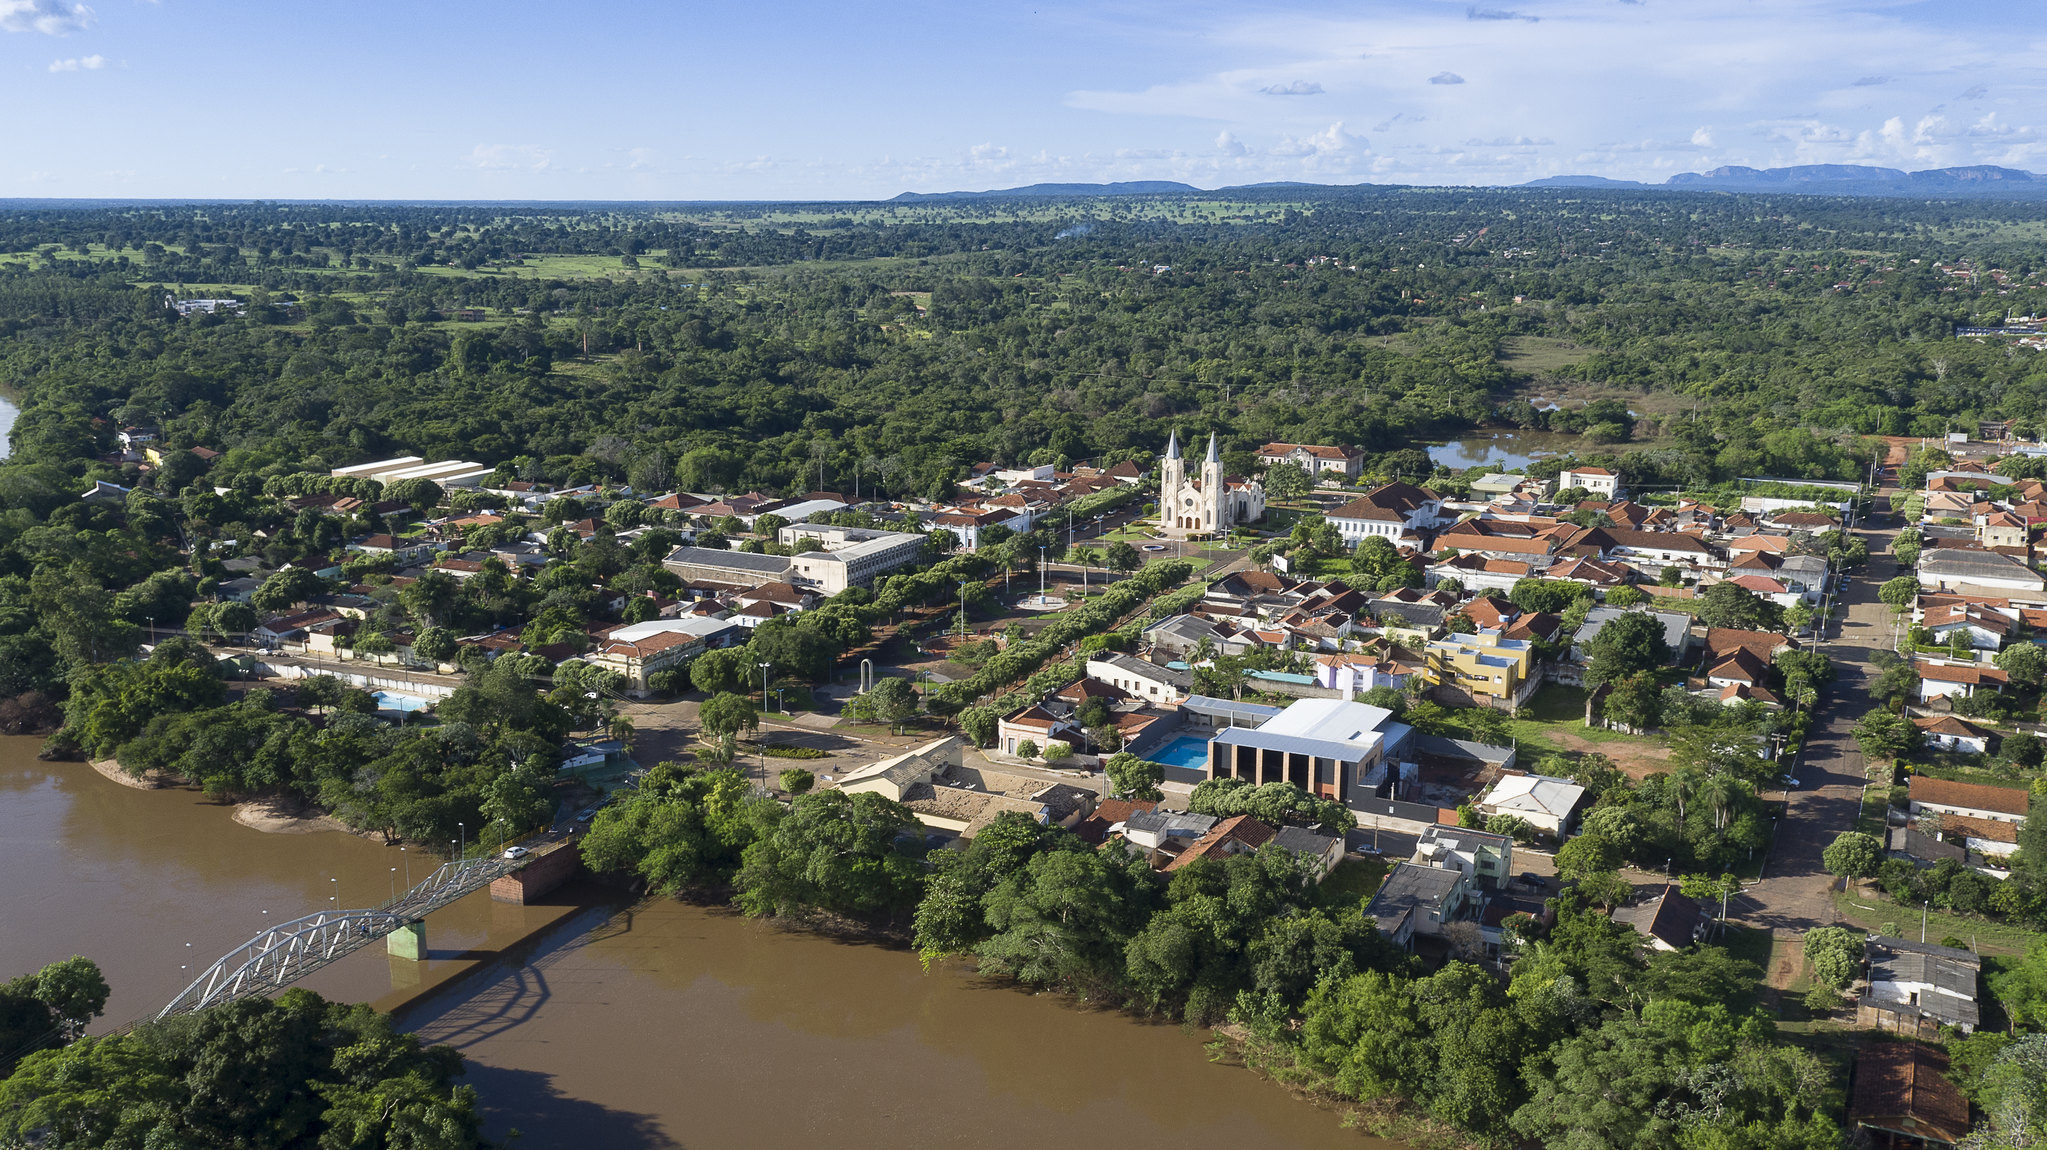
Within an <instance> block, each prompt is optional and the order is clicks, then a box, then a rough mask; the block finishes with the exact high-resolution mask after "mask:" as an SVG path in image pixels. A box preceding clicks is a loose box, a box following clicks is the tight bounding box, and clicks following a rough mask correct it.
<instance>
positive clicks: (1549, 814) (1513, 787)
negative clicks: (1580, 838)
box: [1478, 771, 1585, 839]
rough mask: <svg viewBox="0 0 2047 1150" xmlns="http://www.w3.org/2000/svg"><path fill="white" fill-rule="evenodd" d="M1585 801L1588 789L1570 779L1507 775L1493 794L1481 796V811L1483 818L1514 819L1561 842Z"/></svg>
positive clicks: (1493, 789) (1502, 778)
mask: <svg viewBox="0 0 2047 1150" xmlns="http://www.w3.org/2000/svg"><path fill="white" fill-rule="evenodd" d="M1584 801H1585V788H1584V787H1581V786H1579V785H1578V784H1576V783H1574V782H1572V781H1571V780H1569V779H1556V778H1551V777H1550V776H1548V775H1531V774H1527V773H1525V772H1522V771H1506V772H1503V773H1502V774H1501V776H1500V781H1499V782H1497V783H1494V784H1493V786H1492V789H1491V790H1489V791H1487V792H1486V793H1485V794H1483V795H1481V796H1479V800H1478V811H1479V813H1480V814H1483V815H1513V816H1514V817H1516V818H1518V819H1521V820H1522V821H1524V822H1526V823H1528V824H1529V825H1531V826H1533V827H1535V828H1537V829H1538V830H1542V831H1546V832H1548V833H1549V834H1552V835H1555V836H1556V837H1557V838H1559V839H1561V838H1563V837H1564V831H1565V829H1566V828H1568V827H1569V826H1570V825H1571V818H1572V816H1573V815H1574V814H1576V812H1577V810H1578V804H1580V803H1582V802H1584Z"/></svg>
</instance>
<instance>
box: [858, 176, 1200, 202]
mask: <svg viewBox="0 0 2047 1150" xmlns="http://www.w3.org/2000/svg"><path fill="white" fill-rule="evenodd" d="M1199 191H1201V189H1200V188H1197V187H1195V186H1194V185H1193V184H1183V183H1181V182H1179V181H1178V180H1128V181H1125V182H1123V183H1120V184H1028V185H1026V186H1024V187H1021V188H997V189H995V190H993V191H987V192H904V193H903V194H902V195H900V196H897V197H896V198H895V199H892V200H890V201H889V203H892V204H910V203H916V202H918V201H920V200H994V199H1006V198H1009V197H1014V196H1171V195H1179V194H1184V193H1187V192H1199Z"/></svg>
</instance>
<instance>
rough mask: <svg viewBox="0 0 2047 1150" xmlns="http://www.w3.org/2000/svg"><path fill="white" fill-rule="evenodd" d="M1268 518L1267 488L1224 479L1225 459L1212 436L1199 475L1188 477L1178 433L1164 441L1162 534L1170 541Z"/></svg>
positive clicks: (1161, 486) (1160, 524) (1250, 480)
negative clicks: (1266, 508) (1181, 454)
mask: <svg viewBox="0 0 2047 1150" xmlns="http://www.w3.org/2000/svg"><path fill="white" fill-rule="evenodd" d="M1264 514H1265V485H1264V484H1262V483H1260V482H1258V481H1257V480H1255V479H1232V478H1230V477H1227V476H1225V475H1224V474H1223V464H1222V454H1221V452H1220V450H1219V449H1218V447H1217V444H1216V438H1215V436H1214V435H1213V434H1211V435H1209V437H1208V458H1207V459H1205V460H1203V461H1202V464H1201V473H1200V474H1199V475H1198V476H1191V477H1190V476H1189V475H1188V474H1187V461H1186V460H1185V459H1183V458H1181V456H1180V433H1179V432H1177V431H1175V432H1173V433H1172V436H1171V438H1169V439H1167V441H1166V457H1165V459H1163V460H1161V461H1160V463H1159V530H1161V531H1163V532H1164V533H1165V534H1166V535H1167V536H1169V537H1172V538H1180V539H1184V538H1186V537H1188V536H1191V535H1209V534H1215V533H1219V532H1223V531H1228V530H1229V529H1230V528H1232V527H1235V526H1237V525H1238V524H1240V523H1250V522H1251V521H1253V520H1255V519H1259V518H1261V517H1263V516H1264Z"/></svg>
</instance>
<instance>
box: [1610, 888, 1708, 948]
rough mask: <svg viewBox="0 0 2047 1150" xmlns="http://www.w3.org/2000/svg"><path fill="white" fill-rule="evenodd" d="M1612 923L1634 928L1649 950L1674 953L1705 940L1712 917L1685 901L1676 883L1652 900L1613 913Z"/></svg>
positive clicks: (1700, 908) (1648, 899) (1641, 901)
mask: <svg viewBox="0 0 2047 1150" xmlns="http://www.w3.org/2000/svg"><path fill="white" fill-rule="evenodd" d="M1613 920H1614V921H1615V922H1617V923H1620V924H1621V925H1623V926H1631V927H1634V928H1635V930H1636V931H1637V932H1638V933H1640V934H1641V936H1642V941H1643V943H1644V944H1645V945H1647V946H1648V947H1649V949H1651V950H1662V951H1673V950H1683V949H1685V948H1686V947H1689V946H1691V945H1692V944H1694V943H1696V942H1698V941H1699V940H1700V939H1702V938H1704V937H1706V929H1707V928H1708V927H1710V926H1711V925H1712V924H1713V917H1712V916H1711V915H1710V914H1708V913H1706V911H1705V910H1704V909H1703V908H1702V907H1700V906H1699V904H1698V903H1696V902H1693V901H1692V900H1691V899H1690V898H1687V897H1686V896H1685V894H1684V893H1683V892H1682V891H1680V890H1678V889H1677V885H1676V884H1675V883H1665V884H1664V885H1663V889H1662V890H1660V891H1658V892H1657V893H1656V894H1654V895H1653V896H1650V897H1648V898H1644V899H1641V900H1638V901H1636V902H1634V903H1630V904H1629V905H1627V906H1624V907H1621V908H1620V909H1619V910H1616V911H1614V912H1613Z"/></svg>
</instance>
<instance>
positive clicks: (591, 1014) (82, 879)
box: [0, 737, 1395, 1150]
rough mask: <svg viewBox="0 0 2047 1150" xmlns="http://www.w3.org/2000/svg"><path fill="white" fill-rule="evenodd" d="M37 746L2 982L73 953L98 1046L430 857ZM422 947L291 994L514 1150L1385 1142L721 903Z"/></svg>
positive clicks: (599, 903)
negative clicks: (324, 1008)
mask: <svg viewBox="0 0 2047 1150" xmlns="http://www.w3.org/2000/svg"><path fill="white" fill-rule="evenodd" d="M39 746H40V740H37V739H34V738H28V737H15V738H0V865H4V866H7V867H8V868H9V871H10V873H12V874H14V875H15V876H16V879H15V881H14V882H12V883H11V884H10V885H9V886H8V888H7V889H6V893H5V895H0V920H4V921H5V922H6V923H7V927H8V929H6V930H4V931H0V971H7V972H16V971H23V970H34V969H37V968H39V967H40V966H42V965H44V964H46V963H49V962H52V961H56V960H58V959H62V958H66V957H69V956H70V955H73V954H84V955H88V956H90V957H92V958H93V959H94V960H95V961H96V962H98V963H100V965H101V967H102V969H103V970H104V971H105V974H106V977H107V979H108V982H109V983H110V985H111V986H112V988H113V996H112V998H111V1000H110V1001H109V1003H108V1008H107V1014H106V1017H105V1018H103V1019H102V1020H101V1021H100V1022H99V1023H98V1024H96V1025H95V1026H94V1028H93V1029H94V1031H95V1032H104V1031H105V1030H108V1029H111V1028H113V1027H114V1026H116V1025H119V1024H120V1023H123V1022H126V1021H129V1020H131V1019H136V1018H142V1017H147V1016H149V1015H152V1014H154V1013H155V1012H156V1010H158V1009H160V1008H161V1007H162V1005H163V1004H164V1003H165V1002H167V1001H169V1000H170V999H171V997H172V996H173V995H175V994H176V993H177V992H178V991H179V990H180V989H182V988H183V987H184V986H185V985H186V984H187V983H189V982H191V981H192V979H193V978H194V977H196V976H197V974H198V972H199V971H200V970H203V969H204V967H205V965H206V964H208V963H211V962H212V961H213V960H214V959H215V958H216V957H218V956H220V955H222V954H225V953H227V952H228V951H229V950H230V949H232V948H233V947H235V946H238V945H240V944H241V943H243V942H244V941H246V940H247V939H248V938H250V937H251V936H252V935H253V934H255V933H256V932H258V931H260V930H262V929H265V928H267V927H269V926H271V925H274V924H276V923H278V922H281V921H285V920H288V919H290V918H293V917H296V916H298V915H301V914H306V913H309V912H311V911H314V910H318V909H322V908H325V907H329V906H335V905H340V906H371V905H375V904H376V903H379V902H381V901H383V900H384V899H385V898H387V897H389V895H390V894H391V893H392V892H393V891H395V890H398V889H403V888H404V887H405V886H408V885H410V884H411V883H412V882H415V881H417V880H418V879H420V878H423V877H425V874H426V873H427V871H429V870H431V868H432V866H433V865H437V864H438V862H439V860H438V859H437V858H426V859H421V860H413V859H411V857H410V855H411V852H410V851H409V850H407V849H406V848H404V847H399V846H385V845H382V844H381V843H379V842H378V841H376V839H375V837H374V836H373V837H371V838H368V839H365V838H363V837H360V836H356V835H350V834H341V833H326V832H314V833H300V834H263V833H258V832H257V831H256V830H255V829H254V828H251V827H247V826H244V825H241V824H239V823H238V822H237V821H236V820H235V819H234V817H233V812H232V811H231V810H230V808H228V807H225V806H223V805H221V804H218V803H215V802H213V801H212V800H210V799H208V798H206V797H205V796H204V795H202V794H200V793H199V792H197V791H194V790H190V789H188V788H183V787H164V788H160V789H156V790H150V791H144V790H139V789H136V788H134V787H130V786H127V785H124V784H120V783H118V782H117V781H116V780H113V779H110V778H108V777H106V776H104V775H102V774H101V773H100V772H99V771H96V770H93V769H91V768H90V766H89V765H88V764H86V763H82V762H47V761H42V760H38V759H37V758H36V757H35V756H36V751H37V750H38V748H39ZM426 936H427V937H426V942H427V947H428V949H427V957H426V958H425V959H424V960H420V961H413V960H407V959H399V958H394V957H391V956H390V955H388V954H386V953H385V950H384V948H383V947H381V946H373V947H367V948H365V949H363V950H361V951H358V952H356V953H355V954H352V955H350V956H348V957H347V958H345V959H343V960H341V961H340V962H337V963H335V964H334V965H332V966H329V967H327V968H325V969H322V970H320V971H317V972H315V973H314V974H313V975H311V976H310V977H308V978H307V979H305V980H304V981H303V982H301V983H300V985H302V986H305V987H306V988H307V989H310V990H314V991H317V992H319V993H320V994H323V995H326V996H328V997H329V998H333V999H338V1000H342V1001H350V1002H366V1003H369V1004H370V1005H372V1006H375V1007H377V1008H378V1009H381V1010H397V1011H400V1012H401V1014H400V1017H401V1019H402V1020H403V1021H404V1022H405V1024H406V1025H407V1026H409V1027H414V1028H416V1029H418V1031H419V1032H420V1033H421V1035H422V1037H424V1038H426V1039H427V1040H429V1041H434V1042H446V1043H449V1044H450V1045H453V1046H455V1047H456V1049H458V1050H459V1051H460V1052H461V1053H462V1054H463V1056H464V1057H465V1058H466V1059H467V1060H468V1065H469V1073H468V1077H467V1081H469V1082H470V1083H471V1084H473V1085H474V1086H476V1087H477V1089H478V1091H479V1092H480V1094H481V1095H482V1098H483V1104H484V1108H485V1110H486V1112H487V1114H488V1118H489V1128H490V1131H491V1133H492V1135H493V1136H495V1137H503V1136H504V1135H505V1134H506V1132H507V1131H509V1130H510V1129H512V1128H514V1127H516V1128H518V1129H520V1130H522V1131H524V1132H525V1134H526V1144H528V1145H535V1146H578V1147H594V1148H597V1150H610V1148H613V1147H617V1148H622V1150H650V1148H661V1147H678V1146H683V1145H687V1146H689V1147H690V1148H691V1150H720V1148H723V1147H732V1148H739V1147H746V1148H753V1147H762V1146H770V1147H774V1146H793V1145H814V1144H829V1145H832V1146H834V1147H841V1146H843V1147H850V1148H852V1150H869V1148H872V1150H882V1148H884V1147H887V1148H890V1150H892V1148H893V1147H895V1146H898V1145H902V1144H905V1143H909V1144H915V1145H921V1146H937V1147H952V1146H959V1147H969V1146H972V1147H982V1146H988V1147H996V1148H998V1150H1007V1148H1010V1147H1015V1148H1017V1150H1024V1148H1026V1147H1028V1148H1030V1150H1037V1148H1038V1147H1039V1146H1040V1145H1042V1144H1043V1142H1044V1140H1045V1139H1046V1138H1047V1137H1048V1136H1058V1135H1059V1134H1060V1133H1061V1132H1066V1133H1069V1134H1075V1135H1078V1134H1081V1133H1082V1132H1085V1137H1087V1138H1088V1139H1089V1140H1091V1141H1092V1140H1099V1139H1103V1138H1107V1139H1111V1140H1113V1141H1117V1142H1133V1143H1153V1142H1159V1141H1161V1140H1163V1141H1168V1142H1181V1141H1187V1140H1190V1139H1195V1138H1203V1139H1207V1138H1215V1137H1223V1138H1228V1139H1233V1140H1238V1141H1241V1142H1242V1143H1243V1144H1245V1145H1252V1146H1259V1147H1275V1148H1278V1150H1321V1148H1336V1147H1345V1148H1353V1147H1362V1148H1365V1150H1395V1147H1394V1144H1391V1143H1387V1142H1384V1141H1381V1140H1378V1139H1374V1138H1371V1137H1368V1136H1365V1135H1363V1134H1360V1133H1358V1132H1357V1131H1355V1130H1351V1129H1346V1128H1345V1126H1344V1118H1343V1116H1342V1115H1340V1114H1337V1113H1334V1112H1332V1111H1330V1110H1325V1109H1321V1108H1318V1107H1317V1106H1314V1105H1309V1104H1305V1103H1302V1102H1299V1101H1297V1100H1295V1099H1294V1098H1293V1097H1291V1096H1290V1093H1289V1091H1287V1090H1286V1089H1283V1088H1281V1087H1279V1086H1276V1085H1274V1084H1273V1083H1270V1082H1267V1081H1263V1080H1261V1079H1260V1078H1259V1077H1258V1076H1256V1075H1253V1074H1247V1073H1245V1072H1244V1071H1243V1070H1242V1069H1240V1068H1238V1067H1235V1066H1227V1065H1218V1064H1216V1063H1214V1062H1211V1061H1210V1060H1209V1058H1208V1056H1207V1054H1206V1053H1205V1052H1204V1050H1203V1045H1202V1038H1203V1035H1202V1034H1199V1033H1195V1032H1193V1031H1192V1030H1190V1029H1189V1028H1183V1027H1181V1026H1178V1025H1174V1024H1168V1023H1160V1022H1151V1021H1146V1020H1143V1019H1137V1018H1133V1017H1131V1016H1130V1015H1127V1014H1124V1013H1123V1012H1121V1011H1116V1010H1107V1009H1092V1008H1090V1007H1088V1006H1087V1005H1086V1004H1076V1003H1073V1002H1071V1001H1070V1000H1068V999H1066V998H1064V997H1062V996H1058V995H1049V994H1047V995H1034V994H1029V993H1025V992H1021V991H1018V990H1015V989H1013V988H1011V987H1009V986H1008V985H1007V984H1005V983H998V982H994V981H991V980H985V979H981V978H979V977H978V976H976V975H974V974H973V973H972V972H971V971H967V970H964V969H962V968H961V964H939V965H937V966H935V967H934V968H933V969H932V970H931V971H929V972H926V971H924V970H923V969H922V967H921V966H920V964H919V963H918V962H917V961H916V957H915V956H914V955H913V954H910V953H909V952H907V951H905V950H902V949H900V948H897V947H892V946H884V945H878V944H875V943H872V942H867V941H861V940H859V939H855V938H850V937H843V936H841V937H826V936H822V935H817V934H812V933H810V932H808V931H800V930H787V929H783V928H781V927H779V926H776V925H773V924H769V923H762V922H758V921H754V920H749V919H746V918H744V917H743V916H741V915H740V914H739V913H738V912H737V911H734V910H731V909H729V908H717V907H702V906H692V905H689V904H686V903H678V902H670V901H667V900H661V901H655V902H644V901H640V900H635V899H632V898H631V897H629V896H626V895H624V894H623V893H622V892H620V891H619V890H618V889H616V888H614V887H611V886H609V885H607V884H604V883H599V882H594V881H590V880H583V879H579V880H574V881H572V882H570V883H569V884H567V885H565V886H563V887H562V888H560V889H559V890H557V891H555V892H554V893H553V894H551V895H549V896H547V897H546V898H544V899H542V900H540V902H539V903H538V904H536V905H531V906H520V905H514V904H510V903H501V902H493V901H491V899H490V897H489V895H488V894H487V893H485V892H481V891H479V892H477V893H476V894H473V895H471V896H469V897H468V898H465V899H462V900H461V901H459V902H457V903H455V904H453V905H452V906H449V907H447V908H444V909H443V910H440V911H437V912H435V913H434V915H433V916H432V917H430V918H429V919H428V920H427V923H426Z"/></svg>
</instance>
